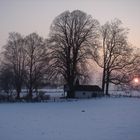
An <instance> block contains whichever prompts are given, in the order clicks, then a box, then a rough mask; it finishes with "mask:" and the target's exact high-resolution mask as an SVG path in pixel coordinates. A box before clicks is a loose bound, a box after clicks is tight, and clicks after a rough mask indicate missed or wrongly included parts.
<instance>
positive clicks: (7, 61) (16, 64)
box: [2, 32, 26, 99]
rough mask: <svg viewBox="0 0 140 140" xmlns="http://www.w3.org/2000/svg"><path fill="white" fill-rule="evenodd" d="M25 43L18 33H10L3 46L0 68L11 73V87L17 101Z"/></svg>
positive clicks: (21, 81)
mask: <svg viewBox="0 0 140 140" xmlns="http://www.w3.org/2000/svg"><path fill="white" fill-rule="evenodd" d="M24 47H25V41H24V38H23V37H22V36H21V35H20V34H19V33H15V32H13V33H10V34H9V38H8V42H7V44H6V45H5V46H4V51H3V58H2V66H3V69H5V68H8V69H10V71H11V72H12V73H13V86H14V88H15V89H16V92H17V97H16V98H17V99H19V98H20V92H21V88H22V85H23V81H24V72H25V59H26V54H25V50H24Z"/></svg>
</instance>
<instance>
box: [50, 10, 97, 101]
mask: <svg viewBox="0 0 140 140" xmlns="http://www.w3.org/2000/svg"><path fill="white" fill-rule="evenodd" d="M98 25H99V23H98V21H97V20H95V19H93V18H92V17H91V16H90V15H87V14H86V13H84V12H82V11H80V10H75V11H72V12H69V11H65V12H63V13H62V14H60V15H59V16H57V17H56V18H55V20H54V21H53V23H52V25H51V31H50V38H49V40H48V45H49V51H50V58H51V61H50V64H51V72H52V73H51V75H52V76H53V77H55V76H58V75H59V77H60V76H61V78H62V79H63V80H64V82H65V83H66V84H67V85H68V87H69V92H68V97H70V98H71V97H74V94H73V93H74V89H73V86H74V84H75V81H76V79H77V77H78V78H80V77H83V74H84V73H85V75H86V60H87V58H89V55H90V53H91V48H92V49H93V48H94V47H95V44H96V41H97V38H98V34H97V27H98Z"/></svg>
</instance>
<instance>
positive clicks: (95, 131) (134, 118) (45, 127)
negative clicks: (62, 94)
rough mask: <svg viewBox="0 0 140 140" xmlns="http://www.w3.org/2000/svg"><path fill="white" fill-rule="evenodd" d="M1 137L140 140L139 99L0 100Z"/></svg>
mask: <svg viewBox="0 0 140 140" xmlns="http://www.w3.org/2000/svg"><path fill="white" fill-rule="evenodd" d="M0 139H1V140H140V99H138V98H126V97H125V98H98V99H85V100H77V101H75V100H74V101H63V102H60V101H59V102H48V103H1V104H0Z"/></svg>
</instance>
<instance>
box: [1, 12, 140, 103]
mask: <svg viewBox="0 0 140 140" xmlns="http://www.w3.org/2000/svg"><path fill="white" fill-rule="evenodd" d="M127 36H128V29H127V28H124V27H123V26H122V22H121V21H120V20H118V19H115V20H113V21H111V22H106V23H105V24H104V25H100V24H99V22H98V20H96V19H93V18H92V17H91V16H90V15H87V14H86V13H84V12H82V11H80V10H75V11H72V12H69V11H65V12H63V13H62V14H60V15H58V16H57V17H56V18H55V19H54V21H53V23H52V25H51V28H50V34H49V37H48V38H47V39H44V38H42V37H41V36H39V35H38V34H37V33H31V34H29V35H27V36H22V35H21V34H20V33H15V32H13V33H10V34H9V38H8V40H7V43H6V45H5V46H3V49H2V50H3V51H2V53H1V65H0V88H1V90H2V91H4V92H5V93H6V94H7V95H9V96H10V94H11V93H12V91H13V90H14V91H16V99H20V96H21V95H20V94H21V90H22V89H23V88H26V89H27V92H28V94H27V99H29V100H32V96H33V92H36V93H37V92H38V88H41V87H43V86H45V85H46V84H47V83H61V84H62V85H63V84H67V85H68V87H69V92H68V95H67V96H68V97H69V98H73V97H74V85H75V83H76V82H77V81H79V82H80V83H81V84H85V83H86V82H87V81H88V80H89V78H90V75H89V73H88V71H89V69H88V68H89V67H88V64H89V63H90V61H94V62H96V64H97V65H98V66H99V67H100V68H101V69H102V71H103V73H102V81H101V83H102V90H103V91H104V93H105V94H106V95H108V94H109V93H108V90H109V85H110V83H113V84H116V85H123V86H125V87H126V85H127V86H131V85H132V84H131V81H132V79H133V78H134V77H135V76H138V73H139V64H140V62H139V61H140V58H139V54H138V51H135V50H136V49H134V47H133V46H132V45H130V43H129V42H128V38H127Z"/></svg>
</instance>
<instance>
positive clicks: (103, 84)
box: [102, 68, 105, 93]
mask: <svg viewBox="0 0 140 140" xmlns="http://www.w3.org/2000/svg"><path fill="white" fill-rule="evenodd" d="M104 90H105V68H104V69H103V76H102V91H103V93H104Z"/></svg>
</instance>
